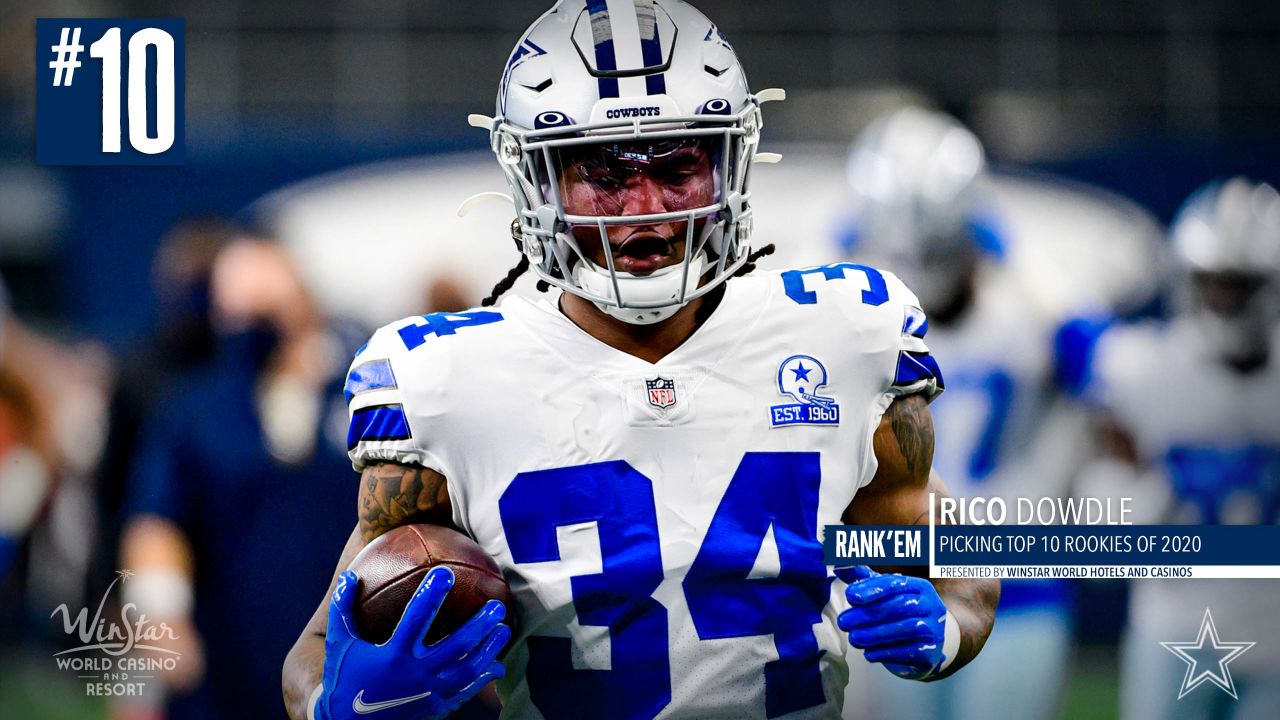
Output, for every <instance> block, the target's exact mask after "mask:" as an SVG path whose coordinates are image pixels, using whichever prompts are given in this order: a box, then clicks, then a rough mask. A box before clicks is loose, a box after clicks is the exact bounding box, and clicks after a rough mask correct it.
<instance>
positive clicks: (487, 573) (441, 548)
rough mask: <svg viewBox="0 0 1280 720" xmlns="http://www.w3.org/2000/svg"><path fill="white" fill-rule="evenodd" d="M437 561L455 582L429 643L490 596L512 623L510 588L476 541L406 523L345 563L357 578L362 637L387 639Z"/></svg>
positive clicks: (433, 625) (358, 628)
mask: <svg viewBox="0 0 1280 720" xmlns="http://www.w3.org/2000/svg"><path fill="white" fill-rule="evenodd" d="M436 565H445V566H447V567H448V568H449V569H450V570H453V575H454V583H453V588H452V589H451V590H449V594H448V595H446V596H445V598H444V605H443V606H441V608H440V612H439V613H438V614H437V615H436V618H435V620H434V621H433V622H432V623H431V629H430V630H429V631H428V632H427V644H428V645H430V644H432V643H434V642H436V641H437V640H439V639H440V638H442V637H444V636H446V635H448V634H450V633H452V632H453V631H454V630H457V629H458V628H459V627H460V626H461V625H462V624H463V623H465V622H466V621H467V620H470V619H471V618H472V616H474V615H475V614H476V613H477V612H479V611H480V608H482V607H484V604H485V603H486V602H488V601H489V600H501V601H502V602H503V604H505V605H506V606H507V619H506V620H504V621H503V622H505V623H506V624H507V625H511V624H512V623H513V621H514V619H515V618H514V617H513V615H514V610H515V607H514V605H513V604H512V597H511V588H510V587H508V586H507V581H506V580H505V579H503V577H502V571H500V570H499V569H498V564H497V563H496V562H494V561H493V558H491V557H489V556H488V555H487V554H486V553H485V551H484V550H483V549H482V548H481V547H480V546H479V545H477V544H476V543H475V541H473V540H472V539H471V538H469V537H467V536H466V535H463V534H462V533H460V532H457V531H455V530H450V529H448V528H444V527H440V526H439V525H404V526H402V527H398V528H396V529H394V530H391V531H390V532H387V533H386V534H384V535H382V536H380V537H378V538H377V539H375V540H374V541H373V542H371V543H369V544H368V545H367V546H365V548H364V549H363V550H361V551H360V554H358V555H356V557H355V559H354V560H352V561H351V565H350V566H349V567H348V569H349V570H351V571H352V572H354V573H355V574H356V576H357V577H359V578H360V584H359V588H358V592H357V593H356V608H355V616H356V617H355V620H356V632H357V633H359V635H360V638H361V639H363V640H366V641H368V642H372V643H383V642H386V641H387V640H388V639H389V638H390V637H391V633H392V632H393V631H394V630H395V629H396V624H397V623H399V622H400V616H401V615H402V614H403V613H404V608H405V606H406V605H408V604H409V598H411V597H413V593H414V591H415V590H417V589H418V584H419V583H421V582H422V578H423V577H425V576H426V574H427V571H428V570H430V569H431V568H433V567H435V566H436ZM513 629H514V628H513Z"/></svg>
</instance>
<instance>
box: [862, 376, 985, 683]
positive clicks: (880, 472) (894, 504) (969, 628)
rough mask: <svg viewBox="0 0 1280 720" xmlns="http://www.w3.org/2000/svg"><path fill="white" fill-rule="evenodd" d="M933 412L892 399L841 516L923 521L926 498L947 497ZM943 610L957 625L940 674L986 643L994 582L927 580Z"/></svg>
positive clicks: (916, 398) (913, 401) (914, 399)
mask: <svg viewBox="0 0 1280 720" xmlns="http://www.w3.org/2000/svg"><path fill="white" fill-rule="evenodd" d="M933 443H934V440H933V417H932V415H931V414H930V412H929V404H928V401H926V400H925V399H924V397H923V396H920V395H910V396H907V397H901V398H897V399H896V400H894V401H893V403H892V404H891V405H889V408H888V410H886V411H885V414H884V417H883V418H882V419H881V421H880V426H879V427H878V428H877V429H876V432H875V437H874V440H873V446H874V449H875V453H876V460H877V461H878V466H877V469H876V474H875V477H874V478H872V480H871V482H870V483H868V484H867V485H866V486H865V487H863V488H862V489H860V490H858V493H857V495H856V496H855V497H854V499H853V502H852V503H850V505H849V508H848V510H846V511H845V514H844V521H845V522H846V523H851V524H862V525H923V524H927V523H928V522H929V502H930V498H931V497H932V498H933V500H934V501H935V502H937V501H939V500H941V499H942V498H944V497H950V492H949V491H948V490H947V487H946V484H945V483H944V482H943V481H942V479H941V478H939V477H938V474H937V473H935V472H933V469H932V466H933V447H934V445H933ZM876 569H877V570H879V571H881V572H897V573H902V574H913V575H921V574H922V572H926V571H927V568H922V567H877V568H876ZM930 582H931V583H933V586H934V588H935V589H936V590H937V591H938V595H939V596H941V597H942V601H943V602H944V603H945V604H946V606H947V610H948V611H949V612H950V613H951V615H952V617H953V618H955V620H956V622H957V623H958V624H959V626H960V631H961V634H960V649H959V650H958V651H957V652H956V658H955V660H953V661H952V662H951V664H950V665H949V666H948V667H947V669H946V671H945V672H943V673H939V674H938V675H936V676H933V677H931V678H930V679H931V680H936V679H938V678H942V677H946V676H948V675H951V674H952V673H954V672H955V671H957V670H959V669H960V668H962V667H964V666H965V664H967V663H968V662H969V661H970V660H972V659H973V658H974V657H976V656H977V654H978V652H979V651H980V650H981V649H982V646H983V645H984V644H986V642H987V637H988V636H989V635H990V634H991V628H992V625H993V624H994V623H995V608H996V603H997V602H999V600H1000V583H999V581H996V580H988V579H983V578H956V579H931V580H930Z"/></svg>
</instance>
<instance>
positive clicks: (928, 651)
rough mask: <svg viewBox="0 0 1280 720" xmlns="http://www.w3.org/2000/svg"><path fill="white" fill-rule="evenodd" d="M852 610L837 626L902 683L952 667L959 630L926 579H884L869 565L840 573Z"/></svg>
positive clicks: (839, 619)
mask: <svg viewBox="0 0 1280 720" xmlns="http://www.w3.org/2000/svg"><path fill="white" fill-rule="evenodd" d="M836 577H839V578H840V579H841V580H843V581H845V582H847V583H849V587H848V588H846V589H845V591H844V594H845V597H847V598H848V599H849V604H850V605H852V606H853V607H851V608H850V609H848V610H845V611H844V612H842V613H840V616H839V617H838V618H836V624H837V625H839V626H840V629H841V630H844V631H845V632H847V633H849V643H850V644H851V645H853V646H854V647H856V648H859V649H861V650H863V651H865V657H866V658H867V660H868V661H869V662H878V663H883V664H884V666H885V668H887V669H888V670H889V672H891V673H893V674H894V675H897V676H899V677H904V678H909V679H912V680H923V679H925V678H927V677H929V676H930V675H933V674H934V673H936V672H939V671H941V670H944V669H946V667H947V665H950V664H951V660H952V659H953V657H954V655H955V651H956V650H957V649H958V648H959V645H960V633H959V627H958V626H956V625H955V623H954V620H953V619H952V618H951V616H950V614H949V613H947V607H946V605H944V604H943V603H942V598H941V597H939V596H938V591H937V590H935V589H934V588H933V584H932V583H930V582H929V581H928V580H925V579H924V578H918V577H908V576H906V575H897V574H892V573H891V574H888V575H881V574H880V573H878V572H876V571H874V570H872V569H871V568H869V567H867V566H865V565H856V566H854V567H851V568H839V569H838V570H836Z"/></svg>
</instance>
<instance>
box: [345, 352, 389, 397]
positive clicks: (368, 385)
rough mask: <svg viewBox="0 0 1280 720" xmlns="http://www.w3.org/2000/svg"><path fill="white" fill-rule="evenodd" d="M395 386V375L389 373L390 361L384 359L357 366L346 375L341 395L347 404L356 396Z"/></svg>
mask: <svg viewBox="0 0 1280 720" xmlns="http://www.w3.org/2000/svg"><path fill="white" fill-rule="evenodd" d="M394 387H397V386H396V376H395V373H393V372H392V371H391V361H390V360H387V359H385V358H383V359H380V360H370V361H369V362H367V363H364V364H362V365H359V366H358V367H356V368H355V369H354V370H352V371H351V373H350V374H349V375H347V383H346V385H344V386H343V387H342V394H343V395H345V396H346V397H347V404H350V403H351V399H352V398H354V397H355V396H357V395H360V394H362V393H367V392H373V391H374V390H386V389H388V388H394Z"/></svg>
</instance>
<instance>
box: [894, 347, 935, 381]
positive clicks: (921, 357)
mask: <svg viewBox="0 0 1280 720" xmlns="http://www.w3.org/2000/svg"><path fill="white" fill-rule="evenodd" d="M930 378H932V379H934V380H936V381H937V382H938V387H942V386H943V384H942V368H940V367H938V361H937V360H934V359H933V356H932V355H930V354H929V353H917V352H909V351H906V350H903V351H902V352H900V353H898V371H897V372H896V373H895V374H894V377H893V384H894V385H912V384H914V383H918V382H920V381H921V380H928V379H930Z"/></svg>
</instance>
